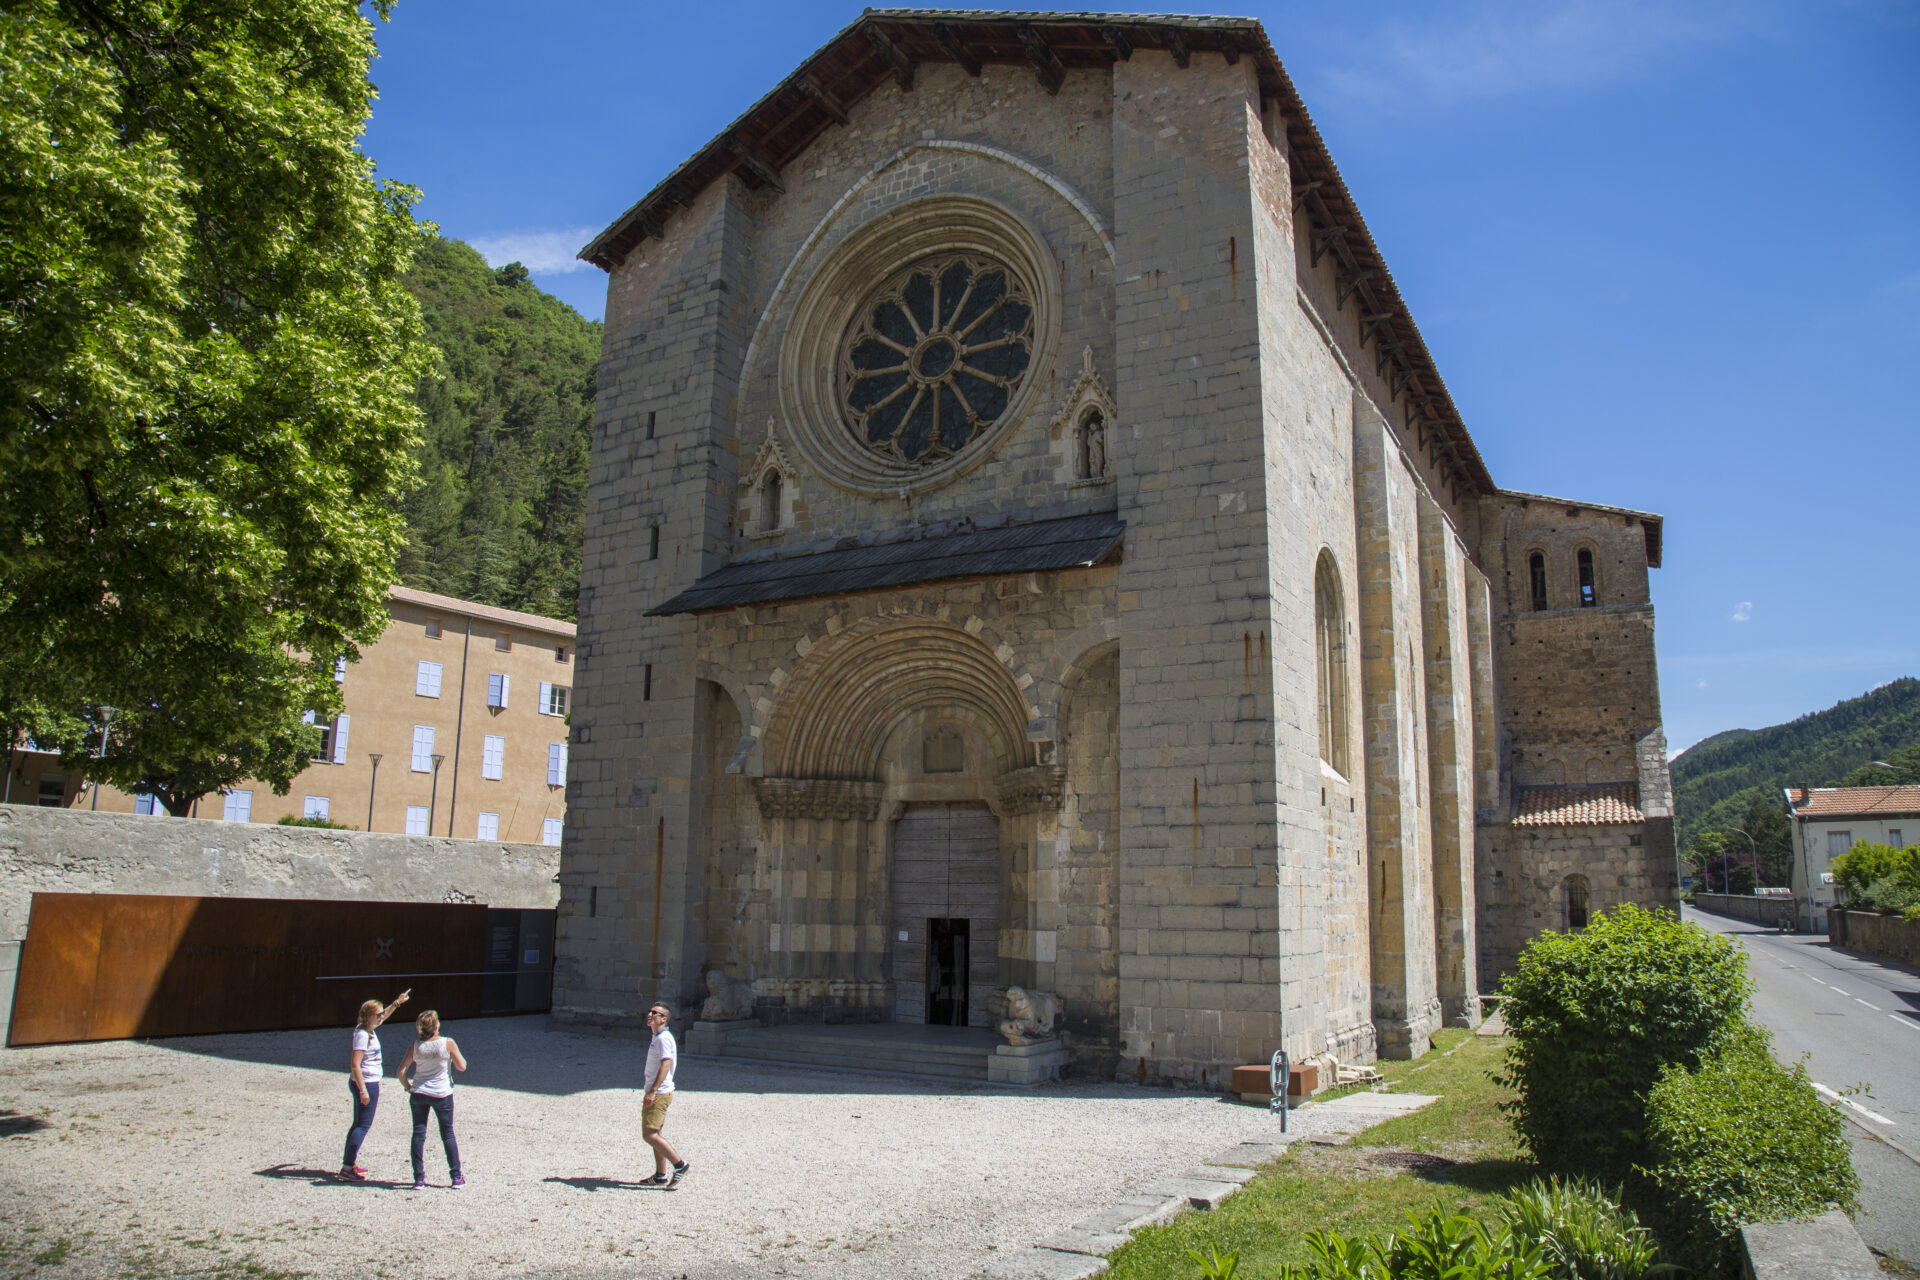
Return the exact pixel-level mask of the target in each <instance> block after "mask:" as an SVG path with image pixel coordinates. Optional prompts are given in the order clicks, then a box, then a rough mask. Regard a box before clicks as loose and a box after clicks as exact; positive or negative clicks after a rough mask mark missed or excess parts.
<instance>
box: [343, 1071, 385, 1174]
mask: <svg viewBox="0 0 1920 1280" xmlns="http://www.w3.org/2000/svg"><path fill="white" fill-rule="evenodd" d="M347 1092H348V1093H349V1094H351V1095H352V1097H353V1128H351V1129H349V1130H347V1150H346V1154H345V1155H343V1156H341V1157H340V1167H341V1168H342V1169H345V1168H348V1167H350V1166H351V1165H352V1164H353V1158H354V1157H355V1156H357V1155H359V1154H360V1144H361V1143H363V1142H365V1141H366V1140H367V1130H369V1129H371V1128H373V1113H374V1112H375V1111H378V1110H379V1109H380V1082H379V1081H378V1080H369V1081H367V1100H366V1101H365V1102H362V1101H360V1091H359V1090H358V1089H356V1088H354V1087H353V1081H352V1080H348V1081H347Z"/></svg>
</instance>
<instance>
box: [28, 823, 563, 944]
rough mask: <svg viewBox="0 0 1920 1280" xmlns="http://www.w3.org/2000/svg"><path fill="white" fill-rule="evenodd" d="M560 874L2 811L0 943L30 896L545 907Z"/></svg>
mask: <svg viewBox="0 0 1920 1280" xmlns="http://www.w3.org/2000/svg"><path fill="white" fill-rule="evenodd" d="M559 871H560V850H559V849H557V848H554V847H552V846H549V845H538V844H501V843H498V842H494V841H482V840H449V839H444V838H440V837H432V836H399V835H386V834H381V833H377V832H375V833H369V832H365V831H331V830H327V829H324V828H317V827H281V826H268V825H265V824H262V823H251V822H216V821H209V820H206V819H201V818H166V817H158V818H151V817H144V816H136V815H132V814H118V813H89V812H87V811H85V810H81V809H41V808H36V807H33V806H29V805H12V804H8V805H0V943H6V942H18V941H19V940H20V939H22V938H24V937H26V934H27V912H28V908H29V906H30V905H31V902H32V898H33V894H34V893H35V891H40V892H45V893H162V894H188V895H198V896H203V897H214V898H345V899H364V900H366V901H379V902H479V903H484V904H486V905H487V906H490V907H518V908H523V909H525V908H552V907H554V906H557V905H558V904H559V901H560V886H559V885H558V884H557V883H555V880H554V877H555V876H556V875H558V873H559ZM9 976H11V975H9Z"/></svg>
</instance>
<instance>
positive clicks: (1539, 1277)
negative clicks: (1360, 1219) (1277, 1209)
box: [1203, 1208, 1554, 1280]
mask: <svg viewBox="0 0 1920 1280" xmlns="http://www.w3.org/2000/svg"><path fill="white" fill-rule="evenodd" d="M1407 1222H1408V1225H1409V1226H1410V1228H1411V1230H1408V1231H1396V1232H1394V1233H1393V1234H1392V1235H1389V1236H1388V1237H1387V1238H1386V1239H1384V1240H1367V1239H1348V1238H1346V1237H1343V1236H1340V1235H1336V1234H1335V1233H1333V1232H1331V1231H1315V1232H1312V1233H1310V1234H1309V1235H1308V1236H1307V1241H1306V1244H1307V1251H1308V1252H1309V1253H1311V1254H1312V1255H1313V1261H1312V1262H1311V1263H1309V1264H1308V1265H1306V1266H1304V1267H1282V1268H1281V1269H1280V1274H1279V1280H1553V1275H1554V1273H1553V1268H1552V1267H1551V1266H1550V1265H1549V1263H1548V1261H1547V1258H1546V1254H1545V1253H1544V1252H1543V1251H1542V1250H1541V1248H1540V1246H1539V1245H1537V1244H1534V1243H1531V1242H1528V1241H1522V1240H1519V1239H1517V1238H1516V1237H1515V1236H1514V1234H1513V1233H1512V1232H1511V1231H1509V1230H1507V1229H1506V1228H1505V1227H1498V1228H1493V1227H1489V1226H1487V1225H1486V1224H1485V1223H1482V1222H1476V1221H1475V1220H1474V1219H1472V1218H1467V1217H1458V1216H1456V1217H1448V1216H1447V1214H1446V1212H1445V1211H1444V1210H1442V1209H1439V1208H1434V1209H1431V1210H1428V1212H1427V1216H1426V1217H1424V1218H1419V1217H1415V1216H1414V1215H1413V1214H1412V1213H1409V1214H1407ZM1233 1274H1234V1273H1233V1272H1231V1271H1230V1272H1228V1273H1227V1275H1228V1276H1232V1275H1233ZM1203 1280H1205V1278H1203Z"/></svg>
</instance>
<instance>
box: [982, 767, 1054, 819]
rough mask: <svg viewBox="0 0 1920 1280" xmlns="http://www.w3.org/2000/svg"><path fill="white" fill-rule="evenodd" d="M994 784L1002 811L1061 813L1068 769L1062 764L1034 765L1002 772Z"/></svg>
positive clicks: (1013, 812)
mask: <svg viewBox="0 0 1920 1280" xmlns="http://www.w3.org/2000/svg"><path fill="white" fill-rule="evenodd" d="M993 785H994V789H995V790H996V791H997V792H998V793H999V796H1000V811H1001V812H1002V813H1005V814H1009V815H1011V814H1017V813H1058V812H1059V811H1060V803H1061V801H1062V800H1063V799H1064V798H1065V796H1066V793H1067V770H1066V766H1065V765H1058V764H1036V765H1030V766H1028V767H1027V768H1025V769H1014V770H1011V771H1009V772H1007V773H1003V774H1001V775H1000V776H999V777H997V778H995V779H994V780H993Z"/></svg>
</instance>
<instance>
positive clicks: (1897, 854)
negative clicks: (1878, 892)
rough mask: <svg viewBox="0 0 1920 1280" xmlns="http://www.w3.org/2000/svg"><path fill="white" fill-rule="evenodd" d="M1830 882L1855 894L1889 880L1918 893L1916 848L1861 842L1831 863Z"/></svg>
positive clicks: (1919, 872)
mask: <svg viewBox="0 0 1920 1280" xmlns="http://www.w3.org/2000/svg"><path fill="white" fill-rule="evenodd" d="M1833 880H1834V883H1835V884H1839V885H1844V886H1845V887H1846V888H1847V889H1848V891H1850V892H1852V893H1855V894H1862V893H1866V892H1867V891H1868V890H1869V889H1871V888H1873V886H1874V885H1875V884H1877V883H1878V882H1879V881H1882V880H1893V881H1896V882H1897V883H1899V884H1902V885H1904V886H1906V887H1907V888H1909V889H1912V890H1914V891H1915V892H1917V893H1920V845H1915V846H1914V847H1913V848H1911V849H1896V848H1894V847H1893V846H1892V845H1889V844H1875V843H1873V842H1872V841H1871V840H1862V841H1861V842H1860V843H1859V844H1856V845H1855V846H1853V848H1851V849H1849V850H1847V851H1846V852H1845V853H1843V854H1841V855H1840V856H1839V857H1837V858H1835V859H1834V860H1833Z"/></svg>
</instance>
